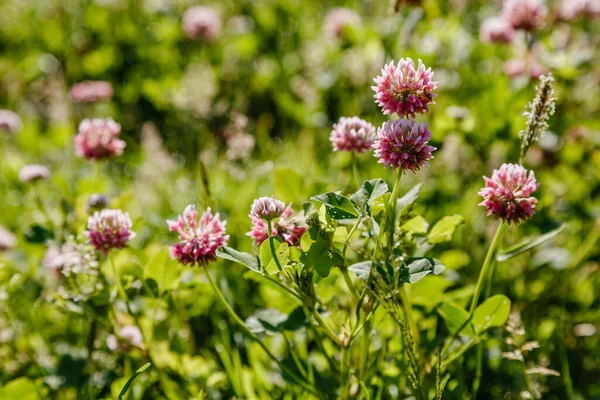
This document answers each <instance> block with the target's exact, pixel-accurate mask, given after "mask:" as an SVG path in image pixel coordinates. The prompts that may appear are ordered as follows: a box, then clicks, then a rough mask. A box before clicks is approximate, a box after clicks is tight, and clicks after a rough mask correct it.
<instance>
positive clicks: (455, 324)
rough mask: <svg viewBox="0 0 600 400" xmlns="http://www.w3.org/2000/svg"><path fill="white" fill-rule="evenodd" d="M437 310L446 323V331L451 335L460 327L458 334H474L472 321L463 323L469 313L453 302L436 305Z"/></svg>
mask: <svg viewBox="0 0 600 400" xmlns="http://www.w3.org/2000/svg"><path fill="white" fill-rule="evenodd" d="M437 312H438V314H439V315H440V317H442V319H443V320H444V322H445V323H446V327H447V328H448V332H450V334H451V335H453V334H455V333H456V331H458V330H459V329H460V328H462V330H461V332H460V334H461V335H463V336H473V335H474V334H475V332H474V331H473V324H472V323H467V324H466V325H465V323H466V322H467V320H468V319H469V313H468V312H467V310H465V309H464V308H462V307H459V306H457V305H456V304H454V303H449V302H444V303H442V304H440V305H439V306H438V307H437ZM463 326H464V327H463Z"/></svg>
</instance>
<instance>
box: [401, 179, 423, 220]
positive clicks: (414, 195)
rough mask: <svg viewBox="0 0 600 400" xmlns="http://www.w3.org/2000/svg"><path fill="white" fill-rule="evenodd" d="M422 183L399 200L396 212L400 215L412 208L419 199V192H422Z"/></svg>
mask: <svg viewBox="0 0 600 400" xmlns="http://www.w3.org/2000/svg"><path fill="white" fill-rule="evenodd" d="M421 185H422V184H421V183H417V184H416V185H415V186H413V188H412V189H410V190H409V191H408V192H406V194H405V195H404V196H402V197H400V198H399V199H398V202H397V203H396V211H397V212H398V213H400V212H402V211H404V209H405V208H406V207H408V206H411V205H412V204H413V203H414V202H415V201H416V200H417V199H418V198H419V190H421Z"/></svg>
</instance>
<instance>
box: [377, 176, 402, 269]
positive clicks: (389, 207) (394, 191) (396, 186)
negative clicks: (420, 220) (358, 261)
mask: <svg viewBox="0 0 600 400" xmlns="http://www.w3.org/2000/svg"><path fill="white" fill-rule="evenodd" d="M401 178H402V171H401V170H400V168H396V170H395V171H394V187H393V188H392V194H391V195H390V199H389V200H388V204H387V206H386V207H385V210H384V211H383V218H382V220H381V224H380V225H379V235H377V241H376V242H375V249H374V250H373V262H375V261H376V260H375V259H376V257H377V250H378V249H379V243H380V242H381V239H382V238H383V235H384V234H385V231H386V227H387V222H388V219H389V218H390V215H389V214H390V211H391V212H392V213H393V216H392V224H391V229H392V236H393V229H394V221H395V219H396V215H395V213H396V202H397V201H398V193H399V191H400V179H401ZM391 240H393V237H392V239H391Z"/></svg>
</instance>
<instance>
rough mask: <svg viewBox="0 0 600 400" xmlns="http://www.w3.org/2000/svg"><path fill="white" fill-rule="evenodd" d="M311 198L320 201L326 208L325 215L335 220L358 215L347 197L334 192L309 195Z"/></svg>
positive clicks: (352, 217)
mask: <svg viewBox="0 0 600 400" xmlns="http://www.w3.org/2000/svg"><path fill="white" fill-rule="evenodd" d="M311 200H316V201H320V202H321V203H323V204H324V205H325V207H326V210H327V215H329V216H330V217H331V218H333V219H335V220H340V219H354V218H357V217H358V212H357V211H356V207H354V204H353V203H352V201H350V199H349V198H347V197H345V196H342V195H341V194H337V193H334V192H328V193H324V194H320V195H318V196H314V197H311Z"/></svg>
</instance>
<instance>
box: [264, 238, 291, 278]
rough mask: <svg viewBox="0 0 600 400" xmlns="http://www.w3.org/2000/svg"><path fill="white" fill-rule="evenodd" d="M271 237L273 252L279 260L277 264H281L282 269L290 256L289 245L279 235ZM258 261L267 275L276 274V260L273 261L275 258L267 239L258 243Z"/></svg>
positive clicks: (277, 270) (277, 269)
mask: <svg viewBox="0 0 600 400" xmlns="http://www.w3.org/2000/svg"><path fill="white" fill-rule="evenodd" d="M272 239H273V247H274V248H275V254H276V255H277V260H278V261H279V266H281V268H282V269H283V268H285V266H286V265H287V263H288V260H289V257H290V247H289V245H288V244H287V243H286V242H284V241H283V240H281V238H279V237H274V238H272ZM260 261H261V265H262V267H263V268H264V271H265V272H266V273H267V274H268V275H272V274H276V273H278V272H279V268H278V267H277V262H276V261H275V258H273V252H272V250H271V244H270V242H269V239H267V240H265V241H264V242H262V244H261V245H260Z"/></svg>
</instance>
